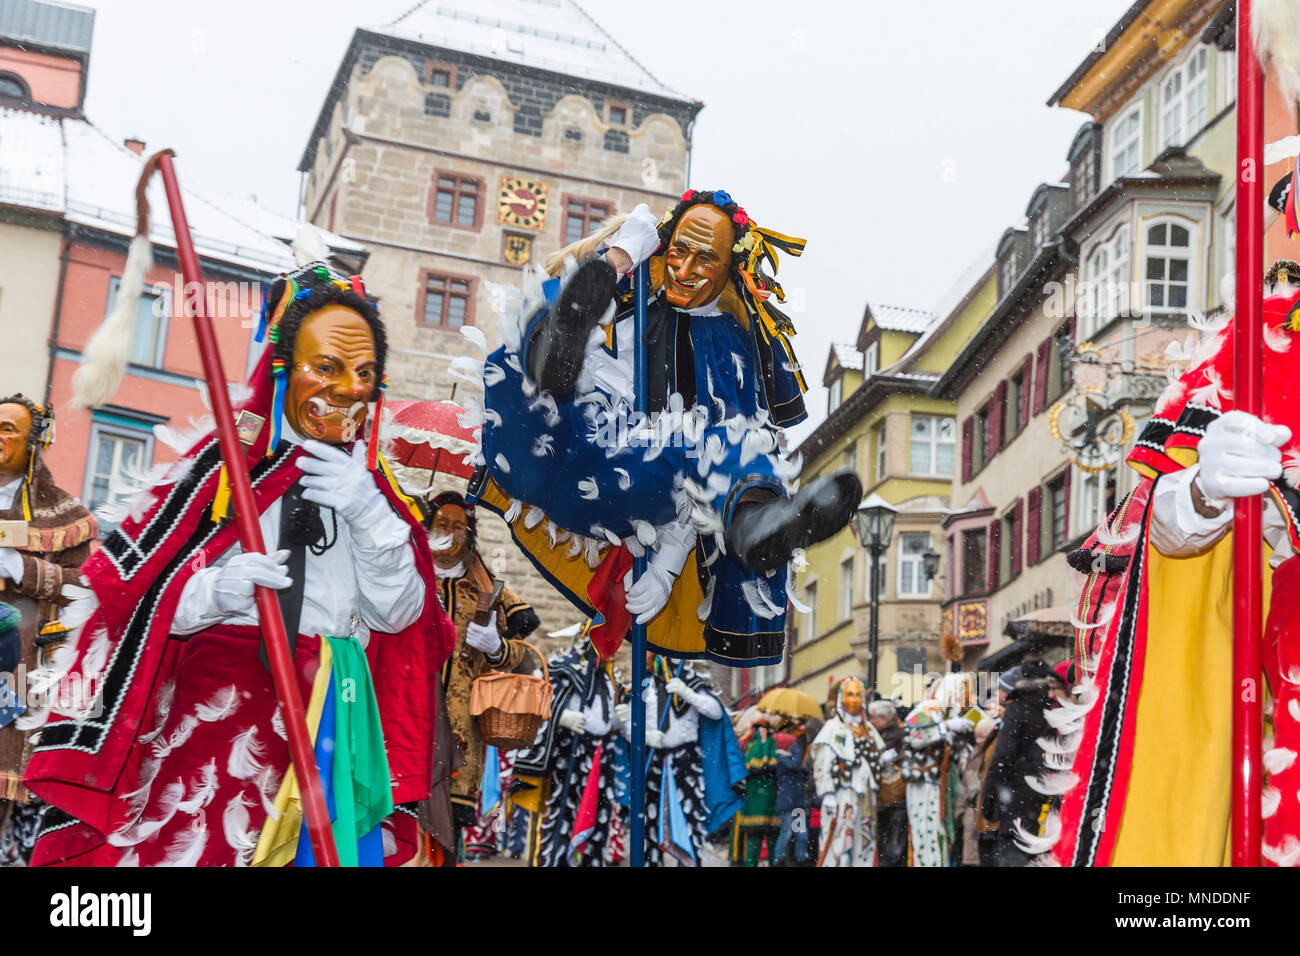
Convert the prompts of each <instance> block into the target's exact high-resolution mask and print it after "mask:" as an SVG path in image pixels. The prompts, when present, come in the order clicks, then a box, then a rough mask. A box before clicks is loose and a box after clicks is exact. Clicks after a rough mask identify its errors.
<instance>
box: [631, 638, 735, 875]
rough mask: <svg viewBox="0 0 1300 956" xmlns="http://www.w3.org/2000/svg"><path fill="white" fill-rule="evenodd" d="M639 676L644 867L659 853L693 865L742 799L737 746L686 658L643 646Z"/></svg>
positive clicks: (717, 703)
mask: <svg viewBox="0 0 1300 956" xmlns="http://www.w3.org/2000/svg"><path fill="white" fill-rule="evenodd" d="M646 674H647V675H648V676H649V677H650V678H651V683H650V685H649V686H648V687H647V688H646V697H645V701H646V744H647V747H648V751H649V752H648V753H647V755H646V756H647V771H646V784H645V793H646V796H645V813H646V824H645V832H646V845H645V862H646V866H661V865H662V864H663V855H664V854H665V853H666V854H668V855H670V856H672V857H673V858H674V859H676V860H677V862H678V863H680V864H681V865H683V866H699V865H700V851H701V850H702V849H703V847H704V841H705V839H706V838H707V837H708V836H709V835H710V834H712V833H715V832H716V831H718V830H720V829H721V828H722V827H724V826H726V825H727V824H729V823H730V822H731V818H732V817H734V816H735V814H736V813H737V812H738V811H739V810H740V807H741V805H742V804H743V803H744V800H743V798H742V797H741V796H740V795H739V793H738V792H737V791H738V790H740V789H742V788H743V786H744V782H745V776H746V774H745V767H744V765H743V763H742V762H741V759H740V757H741V755H740V745H739V742H738V741H737V740H736V734H735V731H734V730H732V728H731V721H730V720H728V719H727V711H726V708H725V707H723V706H722V701H721V700H720V699H719V698H718V693H717V691H716V690H714V688H713V686H712V685H711V684H710V683H709V682H708V681H707V680H706V679H705V678H704V677H703V676H702V675H700V674H699V673H697V672H696V670H695V669H694V668H693V667H691V665H690V664H688V663H687V662H686V661H678V662H676V663H672V662H670V661H668V660H667V659H666V658H663V657H659V656H656V655H655V654H654V653H653V652H647V654H646ZM661 702H666V706H665V704H664V703H661Z"/></svg>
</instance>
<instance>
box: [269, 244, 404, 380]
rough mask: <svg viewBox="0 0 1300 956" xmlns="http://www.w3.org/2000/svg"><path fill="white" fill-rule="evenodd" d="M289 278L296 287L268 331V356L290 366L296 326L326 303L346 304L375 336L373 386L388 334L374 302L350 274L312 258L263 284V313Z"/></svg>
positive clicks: (379, 374) (381, 372)
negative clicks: (356, 288) (354, 286)
mask: <svg viewBox="0 0 1300 956" xmlns="http://www.w3.org/2000/svg"><path fill="white" fill-rule="evenodd" d="M290 281H292V282H293V283H294V285H295V286H296V287H297V291H296V292H295V293H294V294H293V298H292V299H290V300H289V302H288V304H287V305H286V307H285V310H284V313H283V314H282V315H281V316H280V319H279V321H278V322H277V323H276V325H275V328H274V330H273V331H272V332H271V341H272V345H271V357H272V358H275V359H282V360H283V361H284V364H285V366H286V367H292V366H293V346H294V341H295V340H296V339H297V338H298V329H299V328H301V327H302V323H303V320H304V319H305V318H307V317H308V316H309V315H311V314H313V313H315V312H319V311H320V310H321V309H323V308H325V306H327V305H342V306H346V307H347V308H349V309H351V310H353V311H354V312H356V313H357V314H358V315H360V316H361V317H362V318H363V319H365V320H366V324H367V325H369V326H370V332H371V334H372V335H373V336H374V338H375V382H376V387H377V385H378V383H380V382H382V381H383V380H384V364H385V361H386V360H387V358H388V336H387V334H386V333H385V331H384V323H383V322H382V321H380V318H379V310H378V309H377V308H375V304H374V303H373V302H371V301H370V300H369V299H367V298H366V297H365V296H363V295H358V294H357V292H356V291H355V289H354V288H353V287H352V281H351V278H349V277H348V276H344V275H341V274H339V273H338V272H335V271H334V270H333V269H331V268H330V267H329V266H327V265H326V264H325V263H323V262H312V263H309V264H308V265H305V266H303V267H301V268H299V269H295V270H294V271H293V272H290V273H288V274H286V275H282V276H279V277H277V278H276V279H274V280H272V281H271V282H270V283H268V284H267V286H266V289H265V290H264V293H263V297H262V301H263V302H264V303H265V309H266V314H267V315H272V314H274V312H275V310H276V309H277V308H278V307H279V304H280V300H281V299H282V298H283V297H284V295H285V290H286V288H287V287H288V284H289V282H290ZM339 283H343V285H344V286H346V288H343V287H340V285H339ZM358 284H359V282H358ZM362 288H363V289H364V287H362ZM375 397H376V396H375V395H371V396H370V398H371V400H373V399H374V398H375Z"/></svg>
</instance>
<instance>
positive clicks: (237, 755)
mask: <svg viewBox="0 0 1300 956" xmlns="http://www.w3.org/2000/svg"><path fill="white" fill-rule="evenodd" d="M265 754H266V744H264V743H262V742H261V741H260V740H258V739H257V725H256V724H253V725H252V726H250V727H249V728H248V729H246V730H244V731H242V732H241V733H239V734H236V735H235V738H234V740H232V741H231V742H230V756H229V757H228V758H227V759H226V773H228V774H230V775H231V776H232V777H234V778H235V779H236V780H250V779H252V778H253V777H254V776H256V774H257V772H258V771H259V770H261V769H262V764H261V763H260V762H259V758H261V757H262V756H264V755H265Z"/></svg>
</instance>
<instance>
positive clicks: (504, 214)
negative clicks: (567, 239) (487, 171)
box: [497, 176, 547, 232]
mask: <svg viewBox="0 0 1300 956" xmlns="http://www.w3.org/2000/svg"><path fill="white" fill-rule="evenodd" d="M546 188H547V187H546V184H545V183H538V182H534V181H533V180H531V179H519V178H517V177H514V176H502V177H501V188H500V189H499V190H497V222H499V223H507V224H509V225H511V226H517V227H519V228H522V229H536V230H538V231H539V232H540V231H541V230H543V229H545V228H546Z"/></svg>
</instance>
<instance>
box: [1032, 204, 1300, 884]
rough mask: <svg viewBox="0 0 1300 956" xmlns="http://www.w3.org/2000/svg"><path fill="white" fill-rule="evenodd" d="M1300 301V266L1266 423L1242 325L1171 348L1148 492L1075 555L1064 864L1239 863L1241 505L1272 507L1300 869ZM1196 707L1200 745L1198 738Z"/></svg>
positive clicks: (1289, 776)
mask: <svg viewBox="0 0 1300 956" xmlns="http://www.w3.org/2000/svg"><path fill="white" fill-rule="evenodd" d="M1292 191H1293V190H1292ZM1298 288H1300V264H1297V263H1295V262H1289V261H1283V262H1277V263H1275V264H1274V265H1273V266H1272V267H1271V268H1270V270H1269V273H1268V275H1267V276H1266V277H1265V298H1264V303H1263V325H1264V329H1263V341H1264V345H1265V348H1264V349H1263V383H1264V406H1263V416H1262V418H1260V417H1255V416H1252V415H1249V414H1247V413H1245V412H1243V411H1240V410H1237V409H1235V408H1234V407H1233V402H1234V391H1233V381H1234V368H1233V341H1234V338H1235V328H1234V326H1233V325H1232V324H1231V323H1229V324H1225V325H1222V326H1221V327H1217V328H1216V327H1215V325H1213V324H1212V323H1210V322H1209V321H1208V320H1202V319H1197V320H1195V322H1194V325H1193V327H1194V329H1195V330H1196V331H1198V332H1200V335H1201V342H1200V344H1199V346H1196V347H1193V346H1194V342H1193V340H1192V339H1191V337H1190V336H1189V341H1188V342H1186V343H1184V344H1183V347H1182V348H1181V349H1178V350H1176V351H1175V350H1172V349H1171V352H1170V354H1171V356H1172V357H1174V359H1175V361H1176V362H1178V363H1180V364H1179V365H1178V366H1177V367H1179V368H1182V367H1184V366H1183V365H1182V364H1181V363H1183V362H1185V363H1186V366H1185V367H1186V371H1184V372H1183V374H1182V375H1181V376H1180V377H1179V378H1178V379H1177V380H1176V381H1174V382H1173V383H1172V384H1171V385H1170V386H1169V388H1168V389H1167V390H1166V391H1165V393H1164V394H1163V395H1162V396H1161V397H1160V399H1159V401H1158V402H1157V405H1156V410H1155V413H1154V415H1153V416H1152V418H1151V419H1150V421H1149V422H1148V423H1147V425H1146V427H1145V428H1144V429H1143V431H1142V432H1141V434H1140V435H1139V436H1138V439H1137V441H1136V443H1135V444H1134V448H1133V451H1132V452H1131V453H1130V454H1129V456H1128V462H1129V464H1130V465H1131V466H1133V467H1134V468H1135V469H1136V470H1137V471H1138V472H1139V474H1141V475H1142V480H1141V481H1139V483H1138V484H1137V486H1136V487H1135V488H1134V489H1133V491H1132V492H1131V493H1130V494H1129V495H1128V496H1127V497H1126V498H1125V499H1124V500H1123V501H1122V502H1121V503H1120V504H1119V505H1118V506H1117V507H1116V508H1115V510H1114V511H1113V512H1112V513H1111V514H1110V515H1108V516H1107V518H1106V520H1105V521H1104V522H1103V524H1102V526H1101V527H1100V528H1099V529H1098V530H1097V532H1096V533H1095V534H1094V535H1093V536H1092V537H1090V538H1089V539H1088V540H1087V541H1086V542H1085V543H1084V546H1083V548H1081V549H1080V550H1079V551H1078V552H1075V553H1074V554H1072V555H1070V563H1071V565H1072V566H1073V567H1075V569H1076V570H1079V571H1080V572H1082V573H1084V574H1087V575H1088V576H1089V577H1088V581H1087V583H1086V585H1085V587H1084V590H1083V592H1082V595H1081V598H1080V603H1079V608H1078V618H1079V620H1080V622H1081V623H1082V624H1083V625H1084V626H1083V627H1082V628H1081V629H1080V631H1079V634H1080V640H1079V647H1078V648H1077V650H1076V655H1075V657H1076V660H1075V663H1076V664H1077V665H1078V685H1077V687H1076V688H1075V690H1076V699H1075V700H1074V701H1068V700H1067V701H1064V702H1058V704H1059V706H1058V707H1057V708H1055V712H1054V713H1053V714H1049V715H1048V719H1049V721H1051V723H1052V726H1053V728H1054V729H1056V730H1057V731H1058V732H1060V733H1061V734H1062V735H1064V736H1062V737H1061V738H1060V739H1059V740H1058V741H1057V746H1058V749H1062V750H1064V751H1065V752H1064V753H1050V752H1049V753H1048V754H1047V755H1046V759H1047V761H1048V769H1049V770H1050V771H1057V772H1053V773H1047V774H1045V775H1044V780H1043V783H1044V785H1045V786H1044V790H1045V792H1047V793H1060V792H1061V790H1062V789H1067V788H1068V792H1067V793H1066V794H1065V796H1064V798H1063V801H1062V806H1061V811H1060V816H1059V822H1058V821H1057V820H1056V819H1052V820H1051V821H1049V823H1050V825H1049V827H1048V829H1047V832H1046V833H1044V835H1043V840H1042V841H1041V844H1039V845H1035V846H1034V847H1033V849H1035V850H1041V849H1044V848H1045V846H1044V845H1042V844H1046V845H1050V844H1051V843H1052V842H1054V841H1056V840H1057V839H1058V838H1059V842H1056V844H1055V848H1054V851H1053V852H1054V856H1055V858H1056V860H1057V862H1059V863H1061V864H1064V865H1073V866H1106V865H1111V866H1125V865H1129V866H1132V865H1138V866H1153V865H1161V866H1171V865H1178V866H1215V865H1223V864H1224V863H1226V861H1227V860H1228V859H1229V858H1230V851H1229V819H1230V808H1231V786H1230V785H1231V764H1230V761H1229V759H1228V755H1229V754H1230V753H1231V752H1232V747H1231V740H1230V736H1229V734H1230V729H1231V726H1232V700H1233V698H1234V696H1235V694H1236V693H1237V691H1235V690H1234V689H1233V686H1232V607H1233V588H1232V578H1233V553H1232V549H1233V545H1232V536H1231V534H1230V531H1231V530H1232V523H1233V503H1234V500H1235V499H1237V498H1241V497H1248V496H1252V495H1263V539H1264V540H1263V542H1262V546H1265V547H1266V549H1267V551H1266V553H1267V554H1268V557H1267V560H1266V561H1265V562H1264V594H1265V595H1270V594H1271V599H1270V600H1269V602H1268V604H1267V605H1266V608H1265V611H1266V614H1267V620H1266V626H1265V633H1264V653H1263V663H1264V674H1265V677H1266V678H1267V680H1268V684H1269V689H1270V691H1271V693H1272V696H1273V707H1272V719H1273V723H1274V734H1273V736H1274V741H1273V742H1274V747H1273V749H1272V750H1270V751H1268V752H1266V753H1265V754H1264V761H1263V762H1264V769H1265V771H1266V772H1267V778H1266V781H1265V782H1266V784H1267V785H1266V786H1265V788H1264V791H1263V807H1264V810H1263V814H1264V843H1263V855H1264V858H1265V860H1266V861H1268V862H1271V863H1275V864H1278V865H1294V863H1295V862H1296V861H1297V860H1298V859H1300V803H1298V802H1297V799H1296V796H1295V795H1296V793H1297V790H1298V789H1300V787H1298V786H1297V781H1300V768H1297V767H1296V765H1295V763H1294V753H1295V752H1296V751H1300V719H1297V717H1298V715H1300V705H1297V704H1296V703H1295V699H1296V696H1297V693H1298V692H1297V684H1296V683H1294V682H1293V678H1294V676H1295V673H1296V672H1295V671H1293V670H1292V668H1293V665H1294V663H1295V662H1296V661H1297V660H1300V601H1298V600H1297V595H1298V594H1300V558H1297V555H1298V554H1300V534H1298V532H1297V525H1296V515H1297V514H1300V443H1298V442H1297V440H1296V439H1297V435H1300V415H1298V414H1297V413H1296V409H1297V407H1298V406H1297V403H1296V401H1295V400H1294V396H1293V394H1292V393H1293V389H1294V386H1293V383H1294V382H1297V381H1300V366H1298V365H1297V361H1298V358H1300V349H1297V348H1296V347H1295V343H1296V334H1297V331H1300V321H1297V316H1298V315H1300V313H1297V306H1300V292H1298V291H1297V290H1298ZM1230 292H1231V290H1225V301H1228V302H1229V303H1230V301H1231V294H1230ZM1229 310H1231V306H1229ZM1270 579H1271V584H1270ZM1157 622H1158V623H1157ZM1157 677H1158V679H1156V678H1157ZM1193 694H1194V696H1195V700H1196V701H1197V705H1196V717H1197V720H1196V722H1195V731H1194V732H1193V729H1192V728H1191V727H1189V725H1188V722H1187V701H1188V699H1189V695H1193ZM1184 728H1185V732H1180V731H1182V730H1183V729H1184ZM1062 742H1068V743H1070V744H1071V746H1069V747H1068V749H1067V748H1063V747H1061V746H1060V745H1061V743H1062ZM1071 756H1073V762H1072V764H1071V760H1070V758H1071ZM1066 769H1069V770H1070V773H1069V774H1068V775H1066V774H1065V773H1063V772H1060V771H1064V770H1066Z"/></svg>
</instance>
